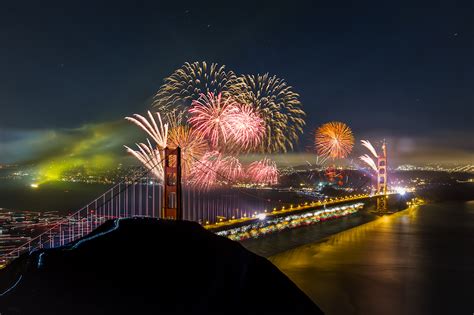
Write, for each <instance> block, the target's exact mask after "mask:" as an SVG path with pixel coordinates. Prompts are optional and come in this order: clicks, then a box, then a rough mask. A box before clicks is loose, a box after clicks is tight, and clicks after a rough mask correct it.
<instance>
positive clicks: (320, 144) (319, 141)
mask: <svg viewBox="0 0 474 315" xmlns="http://www.w3.org/2000/svg"><path fill="white" fill-rule="evenodd" d="M315 146H316V149H317V153H318V154H319V155H322V156H327V157H330V158H332V159H342V158H345V157H347V156H348V155H349V153H351V151H352V147H353V146H354V135H353V134H352V131H351V129H350V128H349V126H347V125H346V124H345V123H342V122H338V121H333V122H329V123H326V124H324V125H322V126H321V127H319V128H318V129H317V130H316V136H315Z"/></svg>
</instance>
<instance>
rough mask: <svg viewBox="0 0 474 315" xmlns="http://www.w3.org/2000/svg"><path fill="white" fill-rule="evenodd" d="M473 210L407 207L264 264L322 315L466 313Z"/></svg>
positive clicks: (471, 306) (472, 274)
mask: <svg viewBox="0 0 474 315" xmlns="http://www.w3.org/2000/svg"><path fill="white" fill-rule="evenodd" d="M473 209H474V203H466V204H443V205H425V206H422V207H421V208H419V209H417V208H413V209H409V210H406V211H403V212H400V213H397V214H394V215H391V216H385V217H382V218H379V219H377V220H375V221H372V222H369V223H367V224H364V225H361V226H358V227H355V228H352V229H350V230H347V231H344V232H342V233H339V234H336V235H334V236H332V237H330V238H328V239H326V240H324V241H322V242H319V243H314V244H310V245H305V246H301V247H298V248H296V249H293V250H290V251H287V252H284V253H281V254H278V255H276V256H273V257H271V258H270V260H271V261H272V262H273V263H274V264H276V265H277V266H278V267H279V268H280V269H281V270H282V271H283V272H285V273H286V274H287V275H288V276H289V277H290V278H291V279H292V280H293V281H295V282H296V284H297V285H298V286H300V288H301V289H303V290H304V291H305V292H306V293H307V294H308V295H309V296H310V297H311V298H313V299H314V300H315V302H316V303H318V305H319V306H320V307H321V308H322V309H323V310H325V311H326V312H327V314H425V313H427V314H428V313H429V314H437V313H451V314H457V313H458V312H459V313H463V312H464V313H465V312H466V311H470V312H471V313H472V312H473V311H474V302H473V301H472V299H471V294H472V292H474V258H473V257H472V248H474V229H473V227H474V226H473V225H474V211H473ZM468 314H469V312H468Z"/></svg>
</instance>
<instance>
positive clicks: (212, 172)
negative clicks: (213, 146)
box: [190, 151, 223, 190]
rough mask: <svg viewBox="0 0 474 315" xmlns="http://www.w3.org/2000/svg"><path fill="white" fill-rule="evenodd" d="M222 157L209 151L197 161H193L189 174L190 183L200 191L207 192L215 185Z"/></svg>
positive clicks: (216, 152)
mask: <svg viewBox="0 0 474 315" xmlns="http://www.w3.org/2000/svg"><path fill="white" fill-rule="evenodd" d="M222 163H223V161H222V155H221V154H220V153H219V152H218V151H210V152H207V153H206V154H204V155H203V157H202V158H201V159H199V160H196V161H194V163H193V167H192V169H191V174H190V183H191V184H192V185H193V186H195V187H197V188H200V189H204V190H209V189H210V188H212V187H214V186H216V185H217V180H218V175H217V173H218V171H219V169H220V168H221V166H222Z"/></svg>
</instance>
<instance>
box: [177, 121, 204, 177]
mask: <svg viewBox="0 0 474 315" xmlns="http://www.w3.org/2000/svg"><path fill="white" fill-rule="evenodd" d="M168 147H170V148H176V147H180V148H181V156H182V175H183V178H185V179H187V178H188V176H189V174H190V172H191V169H192V167H193V164H194V159H195V158H197V159H199V158H201V157H202V156H203V155H204V154H205V153H206V152H207V150H208V145H207V142H206V141H205V140H204V139H203V138H202V137H201V135H200V134H199V133H197V132H195V131H194V129H192V128H191V127H189V126H186V125H181V126H176V127H174V128H172V129H170V131H169V135H168Z"/></svg>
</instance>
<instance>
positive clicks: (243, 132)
mask: <svg viewBox="0 0 474 315" xmlns="http://www.w3.org/2000/svg"><path fill="white" fill-rule="evenodd" d="M229 122H230V125H231V127H232V129H231V131H232V136H233V139H232V142H234V143H235V144H237V147H239V149H240V150H239V151H241V152H242V151H245V152H248V151H252V150H254V149H255V148H257V147H258V145H259V144H260V143H261V142H262V140H263V138H264V136H265V122H264V121H263V119H262V117H261V116H260V114H259V113H258V112H257V111H256V110H255V109H254V108H253V107H252V106H250V105H247V104H238V105H237V110H236V111H235V113H233V115H231V116H230V117H229ZM232 146H233V147H235V146H234V145H232Z"/></svg>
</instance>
